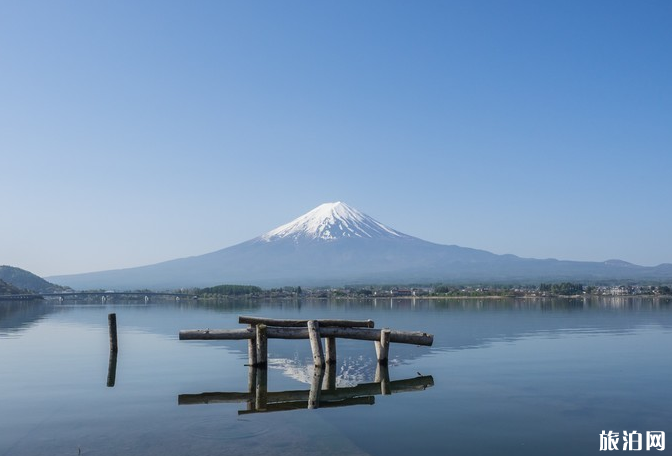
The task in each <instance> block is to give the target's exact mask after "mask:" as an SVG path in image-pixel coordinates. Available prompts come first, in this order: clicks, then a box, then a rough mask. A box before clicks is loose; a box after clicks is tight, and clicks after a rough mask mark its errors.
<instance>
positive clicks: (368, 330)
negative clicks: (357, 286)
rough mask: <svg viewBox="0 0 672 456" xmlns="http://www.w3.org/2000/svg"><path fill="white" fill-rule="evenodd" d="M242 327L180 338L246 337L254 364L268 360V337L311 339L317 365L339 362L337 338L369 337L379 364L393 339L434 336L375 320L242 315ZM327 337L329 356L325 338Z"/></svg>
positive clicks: (419, 341)
mask: <svg viewBox="0 0 672 456" xmlns="http://www.w3.org/2000/svg"><path fill="white" fill-rule="evenodd" d="M238 322H239V323H242V324H246V325H249V326H248V327H247V328H240V329H191V330H183V331H180V340H244V339H247V340H248V341H249V342H248V359H249V363H248V364H249V365H250V366H257V367H263V366H266V364H267V363H268V339H309V340H310V348H311V351H312V353H313V362H314V364H315V366H317V367H324V366H325V365H327V364H333V363H335V362H336V339H338V338H342V339H357V340H368V341H373V342H374V343H375V348H376V357H377V359H378V363H379V364H387V361H388V356H389V349H390V343H401V344H412V345H425V346H431V345H432V343H433V342H434V336H433V335H431V334H427V333H425V332H421V331H396V330H391V329H387V328H383V329H374V322H373V321H371V320H278V319H272V318H259V317H246V316H241V317H239V318H238ZM323 338H324V339H325V340H326V356H325V350H324V349H323V346H322V339H323Z"/></svg>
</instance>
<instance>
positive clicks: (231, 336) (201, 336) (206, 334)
mask: <svg viewBox="0 0 672 456" xmlns="http://www.w3.org/2000/svg"><path fill="white" fill-rule="evenodd" d="M254 337H255V330H254V329H252V328H242V329H185V330H182V331H180V340H244V339H254Z"/></svg>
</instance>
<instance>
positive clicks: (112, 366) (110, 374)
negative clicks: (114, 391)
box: [107, 350, 117, 388]
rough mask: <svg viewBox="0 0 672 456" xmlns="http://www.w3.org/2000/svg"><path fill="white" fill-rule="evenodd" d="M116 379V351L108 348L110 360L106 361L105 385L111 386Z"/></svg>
mask: <svg viewBox="0 0 672 456" xmlns="http://www.w3.org/2000/svg"><path fill="white" fill-rule="evenodd" d="M116 379H117V352H116V351H114V350H110V360H109V361H108V363H107V386H109V387H110V388H112V387H113V386H114V384H115V383H116Z"/></svg>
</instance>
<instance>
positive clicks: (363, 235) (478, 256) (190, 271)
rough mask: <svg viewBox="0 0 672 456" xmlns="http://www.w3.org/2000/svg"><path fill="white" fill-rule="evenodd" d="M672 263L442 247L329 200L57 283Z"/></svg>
mask: <svg viewBox="0 0 672 456" xmlns="http://www.w3.org/2000/svg"><path fill="white" fill-rule="evenodd" d="M671 266H672V265H661V266H659V267H657V268H645V267H641V266H637V265H632V264H630V263H626V262H622V261H618V260H610V261H606V262H602V263H594V262H577V261H559V260H536V259H526V258H520V257H517V256H514V255H495V254H493V253H490V252H486V251H484V250H476V249H470V248H465V247H459V246H455V245H450V246H448V245H439V244H434V243H431V242H427V241H423V240H421V239H418V238H415V237H412V236H409V235H406V234H403V233H400V232H398V231H396V230H394V229H392V228H389V227H387V226H385V225H383V224H382V223H380V222H378V221H377V220H375V219H373V218H371V217H369V216H367V215H365V214H363V213H361V212H359V211H357V210H356V209H354V208H352V207H350V206H348V205H347V204H345V203H340V202H338V203H327V204H323V205H321V206H318V207H317V208H315V209H313V210H312V211H310V212H308V213H306V214H304V215H302V216H300V217H298V218H296V219H295V220H293V221H291V222H289V223H287V224H285V225H282V226H280V227H278V228H276V229H273V230H271V231H269V232H267V233H265V234H263V235H261V236H259V237H256V238H254V239H251V240H249V241H247V242H243V243H241V244H238V245H234V246H232V247H228V248H225V249H222V250H219V251H216V252H212V253H208V254H205V255H200V256H195V257H190V258H181V259H177V260H172V261H167V262H163V263H159V264H155V265H150V266H143V267H138V268H131V269H122V270H114V271H103V272H95V273H89V274H79V275H72V276H60V277H52V278H51V280H53V281H55V282H57V283H61V284H66V285H69V286H71V287H73V288H76V289H86V288H106V289H137V288H152V289H169V288H179V287H203V286H212V285H217V284H222V283H241V284H254V285H260V286H280V285H342V284H346V283H347V284H353V283H383V282H387V283H413V282H415V283H417V282H425V283H426V282H473V281H516V282H527V281H541V280H549V281H550V280H552V281H560V280H623V279H633V280H638V279H640V280H641V279H645V278H646V279H659V278H663V277H666V278H669V277H670V276H671V274H670V272H672V267H671Z"/></svg>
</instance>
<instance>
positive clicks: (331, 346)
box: [326, 337, 336, 364]
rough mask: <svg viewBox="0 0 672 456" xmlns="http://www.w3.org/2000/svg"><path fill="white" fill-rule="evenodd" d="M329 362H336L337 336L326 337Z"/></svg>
mask: <svg viewBox="0 0 672 456" xmlns="http://www.w3.org/2000/svg"><path fill="white" fill-rule="evenodd" d="M326 349H327V350H326V351H327V364H336V338H335V337H327V338H326Z"/></svg>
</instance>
